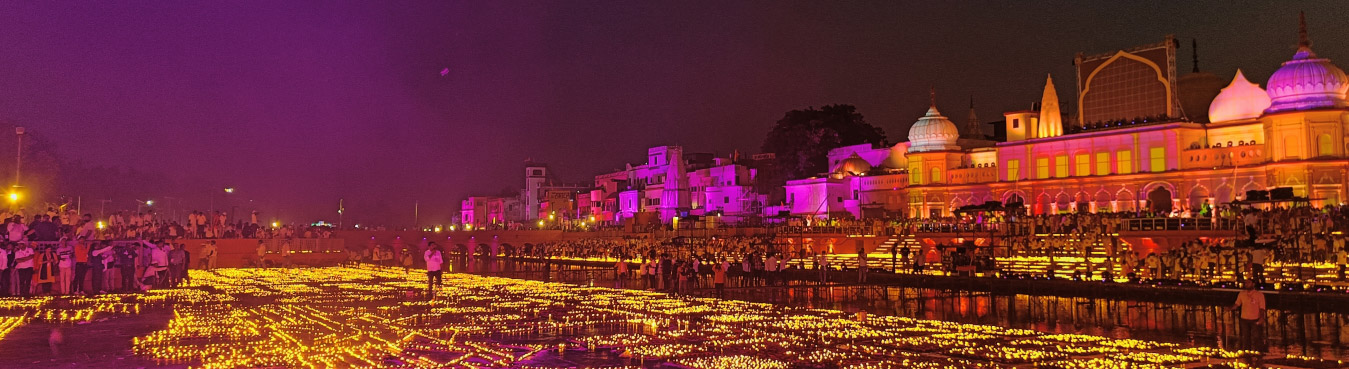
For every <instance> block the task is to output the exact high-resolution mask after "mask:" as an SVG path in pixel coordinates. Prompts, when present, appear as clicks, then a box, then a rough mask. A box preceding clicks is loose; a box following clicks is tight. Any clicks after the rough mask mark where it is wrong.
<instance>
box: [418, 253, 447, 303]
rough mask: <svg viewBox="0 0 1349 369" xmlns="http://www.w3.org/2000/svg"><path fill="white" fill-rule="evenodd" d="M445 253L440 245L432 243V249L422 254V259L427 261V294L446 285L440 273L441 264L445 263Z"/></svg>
mask: <svg viewBox="0 0 1349 369" xmlns="http://www.w3.org/2000/svg"><path fill="white" fill-rule="evenodd" d="M443 251H444V250H442V249H441V248H440V245H437V244H436V243H435V242H432V243H431V244H430V248H429V249H427V250H426V252H425V253H423V254H422V259H424V260H426V292H427V293H428V294H429V293H431V291H432V290H433V289H435V288H439V287H440V285H441V284H442V283H444V281H443V280H442V279H441V272H440V266H441V263H443V262H444V261H445V260H444V255H443Z"/></svg>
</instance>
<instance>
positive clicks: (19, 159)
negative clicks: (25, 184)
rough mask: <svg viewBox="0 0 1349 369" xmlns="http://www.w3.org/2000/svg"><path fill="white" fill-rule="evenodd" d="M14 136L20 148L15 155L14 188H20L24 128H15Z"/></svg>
mask: <svg viewBox="0 0 1349 369" xmlns="http://www.w3.org/2000/svg"><path fill="white" fill-rule="evenodd" d="M14 136H15V137H17V138H18V139H17V140H15V142H18V145H16V146H17V147H18V149H17V150H15V151H16V154H15V155H14V187H19V168H20V167H22V166H23V127H14Z"/></svg>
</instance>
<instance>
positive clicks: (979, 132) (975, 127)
mask: <svg viewBox="0 0 1349 369" xmlns="http://www.w3.org/2000/svg"><path fill="white" fill-rule="evenodd" d="M965 131H966V132H965V135H967V136H969V137H970V138H975V139H983V138H984V130H983V124H980V123H979V116H978V115H976V114H975V113H974V95H970V119H969V121H967V122H966V123H965Z"/></svg>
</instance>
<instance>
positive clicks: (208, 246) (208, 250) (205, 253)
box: [197, 241, 216, 270]
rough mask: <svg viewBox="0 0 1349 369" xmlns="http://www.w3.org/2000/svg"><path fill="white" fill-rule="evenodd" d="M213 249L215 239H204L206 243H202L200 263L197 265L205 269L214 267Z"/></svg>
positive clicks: (214, 255)
mask: <svg viewBox="0 0 1349 369" xmlns="http://www.w3.org/2000/svg"><path fill="white" fill-rule="evenodd" d="M215 250H216V247H215V241H206V243H204V244H202V246H201V264H200V265H198V266H197V267H198V268H200V269H205V270H211V269H215V260H216V254H215V253H216V251H215Z"/></svg>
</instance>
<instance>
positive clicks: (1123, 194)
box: [1115, 190, 1138, 212]
mask: <svg viewBox="0 0 1349 369" xmlns="http://www.w3.org/2000/svg"><path fill="white" fill-rule="evenodd" d="M1115 204H1116V205H1117V207H1118V208H1119V211H1120V212H1131V211H1135V210H1137V209H1138V207H1137V205H1138V202H1137V201H1136V200H1135V199H1134V193H1133V192H1129V190H1119V192H1115Z"/></svg>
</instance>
